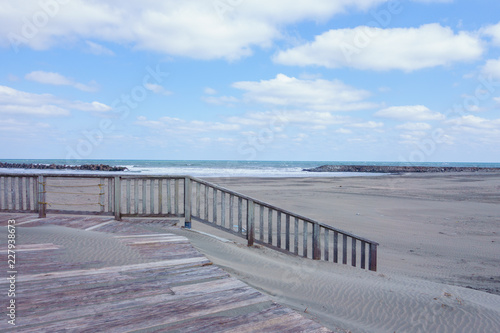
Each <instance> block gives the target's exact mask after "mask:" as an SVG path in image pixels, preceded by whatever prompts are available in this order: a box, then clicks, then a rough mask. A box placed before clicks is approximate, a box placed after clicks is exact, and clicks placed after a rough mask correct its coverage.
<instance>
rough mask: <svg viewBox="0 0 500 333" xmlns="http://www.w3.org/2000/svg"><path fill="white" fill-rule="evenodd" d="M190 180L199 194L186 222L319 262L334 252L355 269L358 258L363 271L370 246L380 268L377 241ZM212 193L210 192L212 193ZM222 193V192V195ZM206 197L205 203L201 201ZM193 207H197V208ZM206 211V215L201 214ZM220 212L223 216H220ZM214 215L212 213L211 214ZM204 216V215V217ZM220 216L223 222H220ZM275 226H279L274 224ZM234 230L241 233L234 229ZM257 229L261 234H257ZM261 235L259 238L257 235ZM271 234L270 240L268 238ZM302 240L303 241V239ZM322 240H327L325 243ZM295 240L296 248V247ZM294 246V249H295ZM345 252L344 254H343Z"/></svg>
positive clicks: (371, 257)
mask: <svg viewBox="0 0 500 333" xmlns="http://www.w3.org/2000/svg"><path fill="white" fill-rule="evenodd" d="M186 181H189V183H190V182H194V183H195V185H196V191H194V192H195V194H194V196H193V193H191V196H190V197H194V198H195V199H194V200H195V201H194V203H193V201H191V202H190V203H189V204H190V216H187V215H186V219H189V223H190V222H191V221H190V220H191V219H194V220H196V221H198V222H202V223H205V224H209V225H211V226H213V227H216V228H218V229H222V230H224V231H226V232H230V233H233V234H236V235H238V236H240V237H245V238H246V239H247V240H248V244H249V245H253V243H254V242H255V243H258V244H261V245H264V246H267V247H271V248H273V249H275V250H279V251H282V252H286V253H290V254H295V255H299V252H301V253H302V256H304V257H311V256H312V259H316V260H320V259H323V260H326V261H330V251H331V252H332V253H333V257H332V261H333V262H339V257H340V256H341V257H342V263H343V264H347V262H348V257H349V258H350V262H351V265H352V266H357V264H358V260H357V259H358V258H359V264H360V267H361V268H363V269H364V268H365V267H366V259H367V253H366V250H367V249H366V248H367V246H366V245H367V244H368V269H370V270H373V271H376V269H377V246H378V245H379V244H378V243H377V242H375V241H372V240H369V239H367V238H364V237H360V236H357V235H354V234H352V233H350V232H347V231H343V230H340V229H338V228H335V227H332V226H330V225H327V224H325V223H321V222H319V221H316V220H313V219H310V218H307V217H305V216H302V215H300V214H296V213H293V212H290V211H288V210H285V209H282V208H279V207H277V206H274V205H272V204H269V203H267V202H264V201H261V200H258V199H255V198H253V197H250V196H247V195H244V194H241V193H238V192H236V191H233V190H229V189H227V188H224V187H222V186H219V185H216V184H212V183H210V182H207V181H205V180H202V179H198V178H195V177H186ZM189 186H190V187H189V191H190V192H191V191H192V188H193V186H192V185H189ZM201 186H204V191H202V189H201ZM209 189H211V190H212V193H210V190H209ZM218 192H221V194H220V195H219V194H218ZM226 195H229V208H227V199H226V198H225V196H226ZM202 197H203V200H201V198H202ZM233 198H237V200H238V206H237V208H236V211H237V213H238V216H237V218H235V216H234V210H235V209H234V200H233ZM210 201H211V202H212V204H213V208H212V207H210V206H211V204H210ZM244 202H246V203H245V205H246V217H243V204H244ZM193 205H194V206H195V207H194V208H193ZM257 207H260V209H259V223H258V224H257V223H256V221H255V209H256V208H257ZM264 209H266V210H267V212H268V214H267V218H264ZM202 211H203V214H201V213H202ZM219 212H220V214H219ZM210 213H212V214H210ZM228 214H229V227H228V226H227V223H226V221H225V218H226V216H227V215H228ZM201 215H203V216H201ZM219 215H220V221H218V218H219ZM283 216H284V218H285V222H284V224H285V232H284V242H282V234H283V230H282V229H283V228H282V226H283V220H282V217H283ZM292 219H294V221H293V224H294V225H293V229H294V230H293V231H292V226H291V223H292V221H291V220H292ZM234 220H236V221H237V223H238V224H237V225H234V224H233V221H234ZM244 220H245V222H246V226H247V228H246V230H243V229H242V225H243V222H244ZM300 221H301V222H302V228H301V230H302V233H301V236H300V232H299V229H300V227H299V224H300ZM274 223H275V225H273V224H274ZM309 225H310V227H311V229H312V230H311V234H310V235H309V231H308V229H309ZM234 227H236V228H237V230H236V231H235V230H234ZM256 229H257V231H256ZM257 232H258V236H259V237H256V233H257ZM330 232H332V237H331V238H332V243H331V246H330ZM264 234H267V236H268V237H267V240H266V238H265V237H264V236H265V235H264ZM338 235H341V236H342V237H341V241H339V237H338ZM300 237H302V239H300V240H299V238H300ZM348 238H350V239H351V241H350V243H351V251H347V248H348ZM321 239H323V244H321V243H322V241H321ZM292 241H293V245H292ZM358 242H360V244H361V247H360V250H359V251H358V250H357V247H356V244H357V243H358ZM340 243H342V249H341V251H339V248H338V247H339V244H340ZM292 247H293V250H292ZM308 248H310V249H311V252H312V253H311V255H309V253H308ZM340 252H341V253H340Z"/></svg>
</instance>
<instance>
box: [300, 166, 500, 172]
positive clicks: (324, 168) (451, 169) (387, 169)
mask: <svg viewBox="0 0 500 333" xmlns="http://www.w3.org/2000/svg"><path fill="white" fill-rule="evenodd" d="M302 171H308V172H371V173H406V172H495V171H496V172H500V168H478V167H425V166H377V165H322V166H319V167H317V168H311V169H302Z"/></svg>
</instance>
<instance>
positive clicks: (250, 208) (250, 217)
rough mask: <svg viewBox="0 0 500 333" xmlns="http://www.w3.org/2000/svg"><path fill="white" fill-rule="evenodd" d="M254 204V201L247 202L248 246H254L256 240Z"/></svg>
mask: <svg viewBox="0 0 500 333" xmlns="http://www.w3.org/2000/svg"><path fill="white" fill-rule="evenodd" d="M254 213H255V208H254V203H253V201H252V200H247V239H248V246H253V242H254V238H255V223H254Z"/></svg>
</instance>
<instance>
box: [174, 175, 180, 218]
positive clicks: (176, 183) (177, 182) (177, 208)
mask: <svg viewBox="0 0 500 333" xmlns="http://www.w3.org/2000/svg"><path fill="white" fill-rule="evenodd" d="M174 186H175V189H174V192H175V193H174V205H175V207H174V210H175V214H176V215H177V214H179V179H176V180H175V181H174Z"/></svg>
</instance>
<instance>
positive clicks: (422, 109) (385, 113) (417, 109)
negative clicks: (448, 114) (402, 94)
mask: <svg viewBox="0 0 500 333" xmlns="http://www.w3.org/2000/svg"><path fill="white" fill-rule="evenodd" d="M375 116H377V117H384V118H392V119H398V120H409V121H427V120H444V119H445V116H444V115H443V114H441V113H439V112H435V111H431V110H429V108H427V107H426V106H423V105H407V106H391V107H389V108H385V109H382V110H380V111H377V112H376V113H375Z"/></svg>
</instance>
